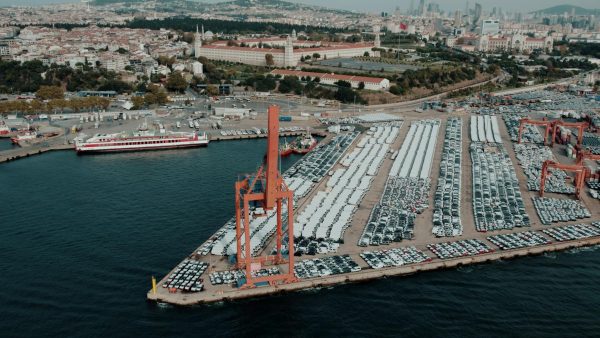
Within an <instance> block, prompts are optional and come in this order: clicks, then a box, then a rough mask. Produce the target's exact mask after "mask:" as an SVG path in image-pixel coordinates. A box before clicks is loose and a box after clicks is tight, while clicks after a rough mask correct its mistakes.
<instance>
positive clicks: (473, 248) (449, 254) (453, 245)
mask: <svg viewBox="0 0 600 338" xmlns="http://www.w3.org/2000/svg"><path fill="white" fill-rule="evenodd" d="M427 248H428V249H429V251H431V252H433V253H434V254H435V255H436V256H438V258H439V259H451V258H458V257H466V256H475V255H481V254H485V253H489V252H493V251H494V250H493V249H492V248H490V247H489V246H488V245H487V244H485V243H484V242H483V241H481V240H479V239H466V240H462V241H456V242H444V243H434V244H428V245H427Z"/></svg>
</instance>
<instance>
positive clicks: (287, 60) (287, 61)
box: [283, 35, 298, 67]
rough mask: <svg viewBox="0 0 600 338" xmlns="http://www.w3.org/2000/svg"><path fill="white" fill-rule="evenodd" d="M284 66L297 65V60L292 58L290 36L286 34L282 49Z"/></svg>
mask: <svg viewBox="0 0 600 338" xmlns="http://www.w3.org/2000/svg"><path fill="white" fill-rule="evenodd" d="M283 57H284V60H283V63H284V66H285V67H295V66H297V65H298V62H297V61H296V60H294V42H293V41H292V37H291V36H289V35H288V37H287V40H286V42H285V49H284V56H283Z"/></svg>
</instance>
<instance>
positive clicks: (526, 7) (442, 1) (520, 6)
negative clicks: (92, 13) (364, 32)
mask: <svg viewBox="0 0 600 338" xmlns="http://www.w3.org/2000/svg"><path fill="white" fill-rule="evenodd" d="M78 2H80V0H22V1H18V4H19V5H48V4H57V3H78ZM200 2H209V3H215V2H224V1H222V0H202V1H200ZM289 2H297V3H305V4H309V5H319V6H323V2H322V1H319V0H297V1H289ZM430 2H435V3H437V4H439V5H440V8H441V9H442V10H445V11H453V10H457V9H459V10H464V8H465V4H466V1H455V0H437V1H426V3H430ZM476 2H477V3H480V4H481V5H482V7H483V8H484V10H491V9H492V8H493V7H502V9H503V10H505V11H523V12H530V11H535V10H538V9H544V8H548V7H552V6H557V5H574V6H580V7H584V8H588V9H594V8H598V5H597V4H598V3H597V1H595V0H574V1H565V0H543V1H542V0H537V1H536V0H534V1H528V2H526V3H523V2H522V1H519V0H505V1H503V2H502V6H498V3H497V2H496V1H494V0H479V1H475V0H471V1H469V6H470V7H471V8H473V7H474V6H475V3H476ZM416 4H418V1H415V5H416ZM11 5H15V1H14V0H0V6H11ZM409 6H410V1H409V0H405V1H389V0H372V1H370V2H368V3H365V2H364V1H358V0H330V1H328V3H327V5H326V6H325V7H329V8H336V9H348V10H357V11H362V12H372V13H376V12H381V11H388V12H391V11H393V10H395V8H396V7H399V8H400V9H401V10H406V9H408V8H409Z"/></svg>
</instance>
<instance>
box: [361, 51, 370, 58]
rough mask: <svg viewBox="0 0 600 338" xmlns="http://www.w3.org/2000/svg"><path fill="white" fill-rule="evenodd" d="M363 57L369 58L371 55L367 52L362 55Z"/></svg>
mask: <svg viewBox="0 0 600 338" xmlns="http://www.w3.org/2000/svg"><path fill="white" fill-rule="evenodd" d="M363 56H366V57H369V56H371V55H370V54H369V52H365V53H364V54H363Z"/></svg>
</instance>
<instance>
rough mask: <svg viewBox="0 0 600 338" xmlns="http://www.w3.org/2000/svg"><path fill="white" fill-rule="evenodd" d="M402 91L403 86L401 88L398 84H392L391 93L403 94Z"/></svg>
mask: <svg viewBox="0 0 600 338" xmlns="http://www.w3.org/2000/svg"><path fill="white" fill-rule="evenodd" d="M402 92H403V90H402V88H400V87H399V86H397V85H392V86H391V87H390V93H392V94H394V95H402Z"/></svg>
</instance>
